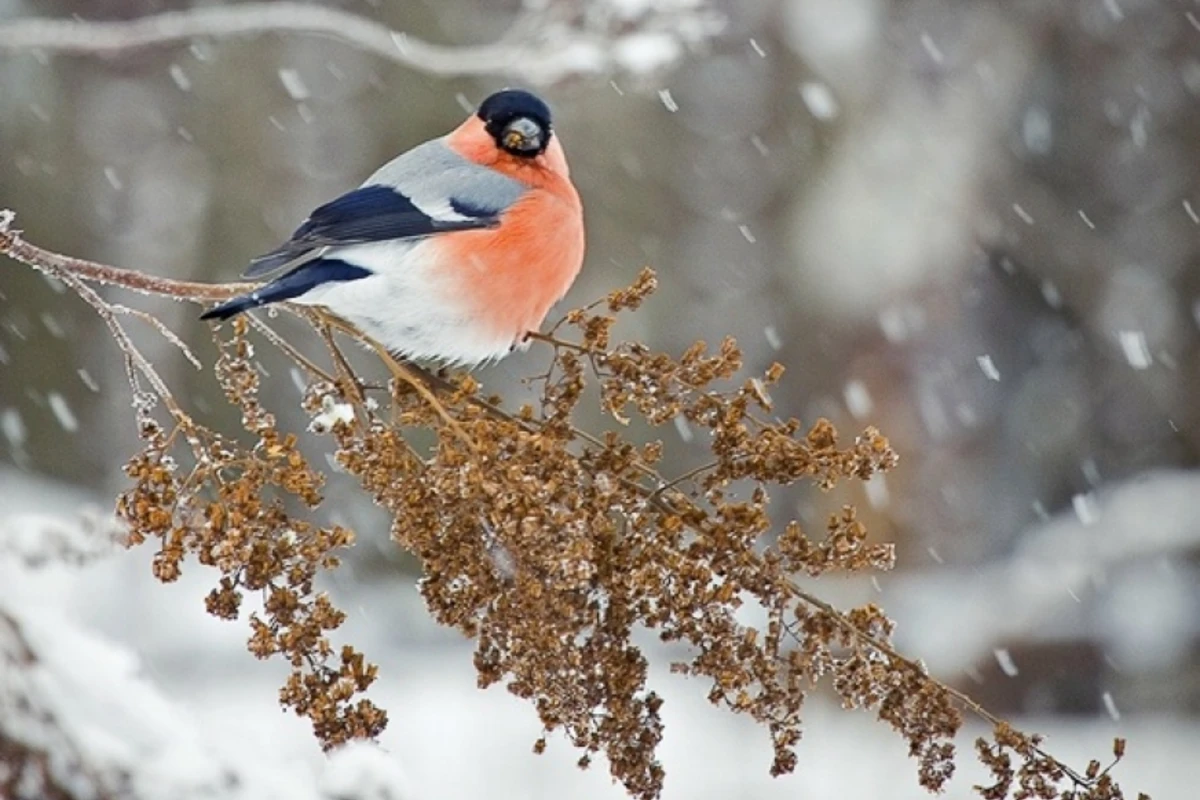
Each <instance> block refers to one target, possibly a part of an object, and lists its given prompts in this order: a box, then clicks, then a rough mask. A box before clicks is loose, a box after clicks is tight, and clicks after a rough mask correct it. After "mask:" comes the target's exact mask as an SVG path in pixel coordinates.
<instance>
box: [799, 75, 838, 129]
mask: <svg viewBox="0 0 1200 800" xmlns="http://www.w3.org/2000/svg"><path fill="white" fill-rule="evenodd" d="M800 97H801V98H803V100H804V105H805V106H807V107H808V112H809V113H810V114H812V115H813V116H814V117H816V118H817V119H819V120H821V121H822V122H828V121H829V120H831V119H833V118H835V117H836V116H837V115H838V102H837V100H836V99H834V96H833V92H832V91H830V89H829V87H828V86H827V85H825V84H823V83H816V82H814V81H809V82H808V83H802V84H800Z"/></svg>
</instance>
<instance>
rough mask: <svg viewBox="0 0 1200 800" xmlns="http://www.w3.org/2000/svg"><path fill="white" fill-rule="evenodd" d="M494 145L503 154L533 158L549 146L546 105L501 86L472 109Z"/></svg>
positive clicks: (527, 94) (548, 111) (517, 90)
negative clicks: (475, 110)
mask: <svg viewBox="0 0 1200 800" xmlns="http://www.w3.org/2000/svg"><path fill="white" fill-rule="evenodd" d="M476 113H477V114H478V116H479V118H480V119H481V120H483V124H484V127H486V128H487V132H488V133H490V134H491V135H492V138H493V139H495V140H496V146H497V147H499V148H500V149H501V150H503V151H505V152H506V153H512V154H513V155H514V156H522V157H524V158H533V157H534V156H538V155H541V154H542V153H543V152H545V150H546V148H547V147H548V146H549V145H550V137H551V135H552V128H551V126H550V107H549V106H548V105H546V104H545V103H544V102H542V101H541V99H539V98H538V97H536V96H535V95H532V94H530V93H529V92H523V91H521V90H520V89H505V90H504V91H502V92H496V93H495V94H493V95H492V96H491V97H489V98H488V99H486V100H484V101H483V104H482V105H480V106H479V111H478V112H476Z"/></svg>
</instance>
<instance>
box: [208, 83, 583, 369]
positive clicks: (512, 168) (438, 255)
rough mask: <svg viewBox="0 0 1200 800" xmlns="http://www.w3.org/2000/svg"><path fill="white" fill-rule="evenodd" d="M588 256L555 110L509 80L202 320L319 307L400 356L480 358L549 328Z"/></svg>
mask: <svg viewBox="0 0 1200 800" xmlns="http://www.w3.org/2000/svg"><path fill="white" fill-rule="evenodd" d="M583 252H584V232H583V208H582V206H581V204H580V201H579V194H578V193H577V192H576V191H575V187H574V186H573V185H572V184H571V179H570V174H569V170H568V167H567V160H566V156H565V154H564V153H563V149H562V146H561V145H560V144H559V141H558V138H557V137H556V136H555V135H554V130H553V126H552V124H551V118H550V109H549V107H548V106H547V105H546V104H545V103H544V102H542V100H540V99H539V98H537V97H536V96H534V95H533V94H530V93H529V92H525V91H520V90H506V91H502V92H497V93H496V94H493V95H491V96H490V97H488V98H487V99H486V100H485V101H484V102H483V104H482V105H480V106H479V110H478V111H477V112H476V113H475V114H473V115H472V116H471V117H469V118H468V119H467V121H466V122H464V123H463V124H462V125H460V126H459V127H458V128H456V129H455V130H454V131H452V132H451V133H449V134H447V135H446V136H442V137H440V138H438V139H434V140H432V141H429V142H425V143H424V144H421V145H418V146H417V147H415V148H413V149H412V150H409V151H408V152H406V153H404V154H402V155H400V156H398V157H397V158H395V159H393V160H392V161H390V162H389V163H387V164H385V165H384V166H383V167H381V168H380V169H379V170H377V171H376V172H375V174H373V175H372V176H371V177H369V178H368V179H367V180H366V182H365V183H363V185H362V186H361V187H360V188H358V189H355V190H354V191H352V192H349V193H347V194H344V195H342V196H341V197H339V198H337V199H335V200H332V201H330V202H328V203H326V204H325V205H323V206H321V207H320V208H318V209H316V210H315V211H313V212H312V214H311V215H310V216H309V218H308V219H307V220H305V222H304V224H302V225H301V226H300V227H299V228H298V229H297V230H296V232H295V233H294V234H292V237H291V238H290V239H288V240H287V241H286V242H284V243H283V244H282V245H280V246H279V247H277V248H275V249H274V250H272V251H271V252H269V253H267V254H265V255H263V256H260V257H258V258H256V259H254V260H253V261H252V262H251V265H250V267H249V269H248V270H246V273H245V274H246V276H247V277H257V276H261V275H269V274H272V273H279V274H278V277H276V278H275V279H274V280H272V281H271V282H270V283H267V284H265V285H264V286H262V287H261V288H259V289H258V290H257V291H254V292H251V293H250V294H246V295H242V296H241V297H237V298H234V299H233V300H230V301H228V302H226V303H222V304H221V305H219V306H216V307H215V308H213V309H211V310H209V311H208V312H206V313H205V314H204V315H203V318H204V319H226V318H228V317H231V316H233V315H235V314H238V313H240V312H242V311H245V310H247V309H251V308H257V307H258V306H262V305H267V304H268V303H276V302H280V301H284V300H288V301H291V302H293V303H303V304H308V305H320V306H325V307H326V308H328V309H329V310H330V311H332V312H333V313H334V314H336V315H337V316H339V317H341V318H343V319H345V320H347V321H348V322H351V323H353V324H354V325H356V326H357V327H358V328H360V329H361V330H362V331H363V332H364V333H366V334H368V335H370V336H371V337H373V338H374V339H376V340H377V341H379V342H380V343H381V344H383V345H384V346H385V347H387V348H388V350H390V351H392V352H394V353H398V354H402V355H405V356H409V357H412V358H418V359H430V360H436V361H443V362H447V363H456V364H463V365H473V364H478V363H480V362H483V361H488V360H492V359H497V358H501V357H503V356H504V355H506V354H507V353H508V352H509V351H510V350H511V349H512V348H513V346H514V345H515V344H518V343H519V342H520V341H521V340H522V339H523V338H524V337H525V335H526V333H528V332H529V331H534V330H537V328H538V327H539V326H540V325H541V323H542V321H543V320H544V319H545V317H546V314H547V313H548V312H549V310H550V307H551V306H552V305H553V304H554V303H555V302H557V301H558V300H559V299H561V298H562V296H563V295H564V294H566V292H567V289H568V288H570V286H571V283H572V282H573V281H574V280H575V276H576V275H578V274H579V268H580V266H581V265H582V263H583Z"/></svg>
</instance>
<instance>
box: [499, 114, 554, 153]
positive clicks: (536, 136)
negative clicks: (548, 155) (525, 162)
mask: <svg viewBox="0 0 1200 800" xmlns="http://www.w3.org/2000/svg"><path fill="white" fill-rule="evenodd" d="M543 144H544V141H543V135H542V128H541V126H540V125H538V124H537V122H535V121H534V120H532V119H530V118H529V117H517V118H516V119H514V120H512V121H511V122H509V123H508V124H507V125H505V126H504V130H503V131H502V132H501V134H500V146H501V147H503V148H504V149H505V150H507V151H508V152H510V153H513V154H515V155H521V156H528V155H536V154H537V153H540V152H541V151H542V148H543Z"/></svg>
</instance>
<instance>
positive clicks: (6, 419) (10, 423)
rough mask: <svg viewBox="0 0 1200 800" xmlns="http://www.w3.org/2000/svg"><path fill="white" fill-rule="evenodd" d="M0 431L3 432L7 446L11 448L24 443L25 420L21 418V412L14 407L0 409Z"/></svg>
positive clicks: (18, 446) (14, 448)
mask: <svg viewBox="0 0 1200 800" xmlns="http://www.w3.org/2000/svg"><path fill="white" fill-rule="evenodd" d="M0 433H3V434H4V438H5V439H7V440H8V446H9V447H10V448H11V449H13V450H16V449H18V448H20V447H21V445H23V444H25V421H24V420H22V419H21V412H19V411H17V410H16V409H15V408H6V409H4V410H3V411H0Z"/></svg>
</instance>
